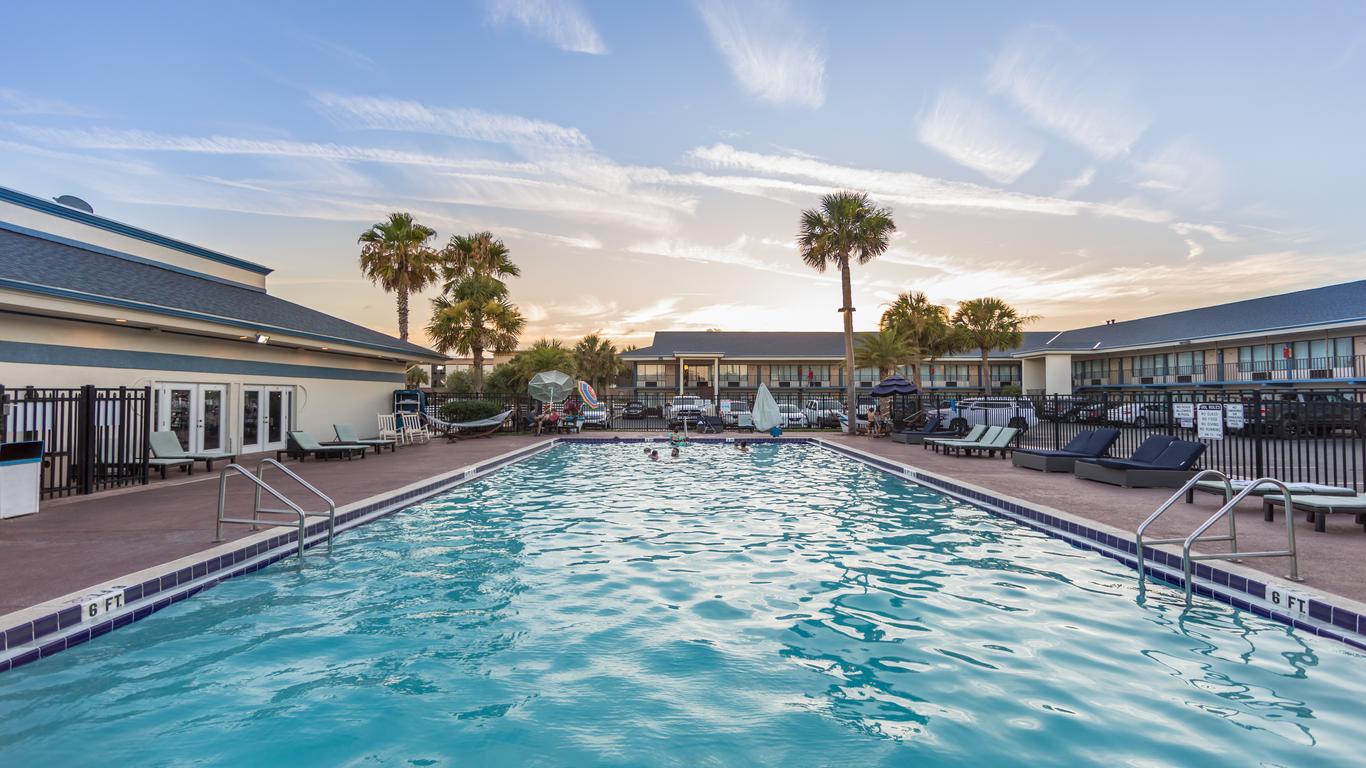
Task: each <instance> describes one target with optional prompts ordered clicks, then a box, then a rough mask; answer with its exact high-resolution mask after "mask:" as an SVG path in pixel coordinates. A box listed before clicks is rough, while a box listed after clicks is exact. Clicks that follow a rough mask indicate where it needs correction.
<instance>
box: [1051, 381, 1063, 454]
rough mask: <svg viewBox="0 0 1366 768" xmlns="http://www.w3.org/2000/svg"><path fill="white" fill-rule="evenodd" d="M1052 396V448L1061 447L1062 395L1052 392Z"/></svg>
mask: <svg viewBox="0 0 1366 768" xmlns="http://www.w3.org/2000/svg"><path fill="white" fill-rule="evenodd" d="M1052 398H1053V446H1052V447H1053V449H1054V450H1057V449H1058V448H1060V447H1062V395H1060V394H1058V393H1056V392H1054V393H1053V395H1052Z"/></svg>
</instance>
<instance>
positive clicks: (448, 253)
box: [441, 232, 522, 292]
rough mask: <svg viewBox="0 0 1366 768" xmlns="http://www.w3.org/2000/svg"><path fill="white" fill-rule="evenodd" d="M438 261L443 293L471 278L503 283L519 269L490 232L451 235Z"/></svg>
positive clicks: (519, 270) (502, 245)
mask: <svg viewBox="0 0 1366 768" xmlns="http://www.w3.org/2000/svg"><path fill="white" fill-rule="evenodd" d="M441 258H442V265H441V279H442V281H444V283H445V288H444V290H445V291H447V292H449V291H451V290H452V289H453V288H454V286H455V284H456V283H457V282H459V281H461V280H464V279H467V278H471V277H492V278H496V279H498V280H505V279H506V278H509V277H520V276H521V274H522V270H521V268H520V267H518V266H517V265H516V264H514V263H512V256H511V253H510V252H509V251H508V247H507V246H506V245H504V244H503V241H502V240H499V239H498V238H496V237H494V236H493V233H492V232H477V233H475V234H472V235H452V236H451V240H450V242H449V243H447V244H446V247H445V248H443V249H442V250H441Z"/></svg>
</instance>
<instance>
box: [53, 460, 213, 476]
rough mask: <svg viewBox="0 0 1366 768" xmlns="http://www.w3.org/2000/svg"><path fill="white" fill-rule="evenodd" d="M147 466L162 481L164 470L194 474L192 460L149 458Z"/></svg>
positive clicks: (164, 474)
mask: <svg viewBox="0 0 1366 768" xmlns="http://www.w3.org/2000/svg"><path fill="white" fill-rule="evenodd" d="M147 466H149V467H151V468H152V469H155V470H158V471H159V472H161V479H162V480H165V479H166V470H168V469H174V468H175V467H180V468H181V469H183V470H185V473H186V474H190V475H193V474H194V460H193V459H158V458H150V459H148V460H147ZM74 471H75V470H74V465H73V472H74Z"/></svg>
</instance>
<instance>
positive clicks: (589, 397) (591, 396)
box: [579, 381, 602, 408]
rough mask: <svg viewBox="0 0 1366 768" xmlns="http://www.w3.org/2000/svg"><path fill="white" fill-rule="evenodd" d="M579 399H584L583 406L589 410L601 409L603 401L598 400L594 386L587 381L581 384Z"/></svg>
mask: <svg viewBox="0 0 1366 768" xmlns="http://www.w3.org/2000/svg"><path fill="white" fill-rule="evenodd" d="M579 397H581V398H583V404H584V405H586V406H588V407H589V408H601V407H602V401H601V400H599V399H598V393H597V392H594V391H593V385H592V384H589V383H588V382H586V381H580V382H579Z"/></svg>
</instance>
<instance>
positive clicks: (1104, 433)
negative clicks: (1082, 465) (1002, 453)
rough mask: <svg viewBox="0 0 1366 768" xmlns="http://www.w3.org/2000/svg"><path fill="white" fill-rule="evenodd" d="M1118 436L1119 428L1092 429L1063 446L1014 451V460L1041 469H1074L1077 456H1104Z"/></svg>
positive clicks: (1018, 463) (1018, 464) (1068, 470)
mask: <svg viewBox="0 0 1366 768" xmlns="http://www.w3.org/2000/svg"><path fill="white" fill-rule="evenodd" d="M1118 439H1119V430H1118V429H1113V428H1110V427H1106V428H1104V429H1089V430H1086V431H1084V432H1081V433H1079V434H1078V435H1077V436H1076V437H1074V438H1072V439H1071V440H1070V441H1068V443H1067V445H1064V446H1063V447H1062V448H1061V449H1060V450H1056V451H1046V450H1044V449H1042V448H1019V449H1016V450H1015V452H1014V453H1012V454H1011V456H1010V460H1011V463H1013V464H1014V465H1015V466H1017V467H1024V468H1025V469H1037V470H1038V471H1040V472H1071V471H1072V467H1073V465H1074V464H1076V462H1077V459H1099V458H1102V457H1104V456H1105V454H1106V453H1108V452H1109V450H1110V446H1112V445H1114V444H1115V441H1116V440H1118Z"/></svg>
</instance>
